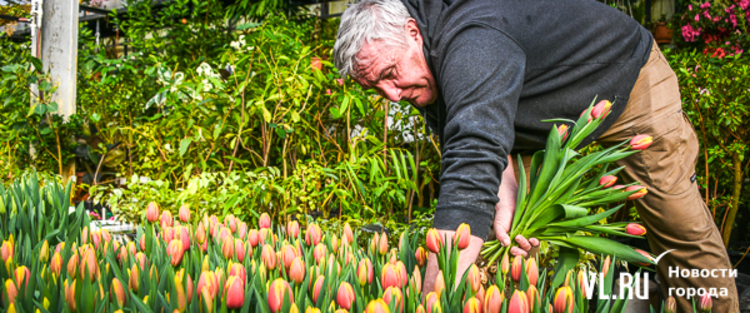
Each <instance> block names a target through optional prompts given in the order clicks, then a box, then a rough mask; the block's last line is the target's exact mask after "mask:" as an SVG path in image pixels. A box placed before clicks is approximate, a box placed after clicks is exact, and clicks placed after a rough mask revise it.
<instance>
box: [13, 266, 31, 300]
mask: <svg viewBox="0 0 750 313" xmlns="http://www.w3.org/2000/svg"><path fill="white" fill-rule="evenodd" d="M14 274H15V275H14V276H15V279H16V287H18V289H23V291H24V293H25V292H27V291H28V288H29V277H31V271H29V268H28V267H26V266H24V265H21V266H19V267H18V268H16V270H15V271H14Z"/></svg>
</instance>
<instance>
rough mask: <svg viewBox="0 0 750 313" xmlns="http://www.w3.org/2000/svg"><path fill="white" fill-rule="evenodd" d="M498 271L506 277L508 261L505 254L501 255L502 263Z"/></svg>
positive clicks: (508, 266) (508, 269) (508, 268)
mask: <svg viewBox="0 0 750 313" xmlns="http://www.w3.org/2000/svg"><path fill="white" fill-rule="evenodd" d="M500 271H501V272H502V273H503V276H505V275H508V272H509V271H510V259H509V256H508V254H507V253H505V254H503V261H502V262H501V263H500Z"/></svg>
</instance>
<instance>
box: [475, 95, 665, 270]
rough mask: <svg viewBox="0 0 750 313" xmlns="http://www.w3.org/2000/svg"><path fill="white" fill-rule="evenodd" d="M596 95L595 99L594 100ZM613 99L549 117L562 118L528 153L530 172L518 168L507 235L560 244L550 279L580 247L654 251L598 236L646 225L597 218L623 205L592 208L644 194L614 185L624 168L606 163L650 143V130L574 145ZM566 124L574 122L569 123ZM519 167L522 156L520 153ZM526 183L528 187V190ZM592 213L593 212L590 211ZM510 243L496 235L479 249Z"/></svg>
mask: <svg viewBox="0 0 750 313" xmlns="http://www.w3.org/2000/svg"><path fill="white" fill-rule="evenodd" d="M594 101H596V100H594ZM611 106H612V104H611V103H610V102H609V101H607V100H603V101H600V102H599V103H597V104H596V105H594V102H592V104H591V105H590V106H589V108H588V109H586V110H585V111H584V112H583V113H582V114H581V116H580V118H579V119H578V121H572V120H564V119H555V120H548V121H547V122H564V123H566V124H561V125H560V126H556V127H553V129H552V131H550V134H549V137H548V138H547V146H546V148H545V150H542V151H538V152H537V153H535V154H534V155H533V156H532V159H531V171H530V173H531V174H530V176H531V177H526V173H525V172H524V171H523V170H521V171H519V172H520V178H519V183H518V186H519V187H518V197H517V202H516V210H515V215H514V217H513V222H512V226H511V230H510V233H509V235H510V238H515V237H516V236H517V235H523V236H524V237H526V238H538V239H539V240H546V241H548V242H549V243H551V244H553V245H557V246H559V247H560V257H561V259H560V260H559V263H558V268H557V271H556V275H555V278H554V279H553V280H554V281H553V284H554V285H559V283H560V282H561V281H562V279H563V278H564V275H565V273H566V272H567V270H569V269H571V268H572V267H573V266H574V265H575V264H576V263H577V261H578V248H580V249H584V250H588V251H590V252H593V253H595V254H604V255H612V256H616V257H617V258H618V259H620V260H624V261H627V262H633V263H636V264H646V265H647V264H651V263H653V262H652V256H651V255H650V254H648V253H647V252H645V251H640V250H637V251H636V250H635V249H633V248H631V247H629V246H627V245H623V244H621V243H618V242H616V241H613V240H610V239H607V238H604V237H601V236H598V235H602V234H606V235H620V236H635V237H638V236H642V235H643V234H645V228H643V227H642V226H640V225H638V224H627V223H611V224H599V221H601V220H603V219H605V218H607V217H609V216H610V215H612V214H614V213H615V212H616V211H617V210H619V209H620V208H621V207H622V205H620V206H616V207H614V208H612V209H608V210H605V211H603V212H598V213H597V212H596V211H595V210H594V209H596V208H599V207H602V206H607V205H608V204H610V203H616V202H622V201H625V200H634V199H637V198H639V197H643V196H644V195H645V194H646V193H647V190H646V188H645V187H643V186H640V185H638V184H637V183H632V184H629V185H615V182H616V181H617V178H616V177H615V175H616V174H617V173H618V172H619V171H620V170H622V167H621V168H616V169H612V170H609V169H608V164H609V163H612V162H614V161H617V160H619V159H622V158H625V157H628V156H630V155H632V154H634V153H638V152H639V151H640V150H643V149H646V148H647V147H648V146H649V145H650V144H651V141H652V139H651V137H650V136H648V135H637V136H635V137H633V138H632V139H631V140H627V141H623V142H622V143H620V144H618V145H615V146H612V147H609V148H607V149H603V150H601V151H597V152H593V153H590V154H588V155H581V154H579V153H578V152H576V149H577V148H578V146H579V145H580V144H581V142H582V141H583V140H584V138H586V137H588V136H589V135H590V134H591V133H592V132H593V131H594V130H595V129H596V128H597V127H598V126H599V125H600V124H601V123H602V121H604V119H605V118H606V117H607V115H608V114H609V112H610V109H611ZM568 125H573V127H572V129H570V127H569V126H568ZM518 168H519V169H523V168H524V166H523V161H522V160H521V159H520V158H519V159H518ZM527 185H530V188H529V190H530V192H528V193H527ZM590 213H595V214H590ZM508 251H509V247H503V246H502V244H501V243H500V242H499V241H489V242H487V243H485V245H484V248H483V250H482V255H483V256H484V257H485V258H486V259H488V260H489V261H490V263H493V262H495V261H496V260H498V259H499V258H500V257H501V256H502V255H505V254H507V253H508Z"/></svg>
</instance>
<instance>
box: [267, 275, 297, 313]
mask: <svg viewBox="0 0 750 313" xmlns="http://www.w3.org/2000/svg"><path fill="white" fill-rule="evenodd" d="M284 299H287V301H289V302H293V301H294V298H293V297H292V287H291V286H289V283H287V282H286V281H285V280H284V279H282V278H277V279H276V280H274V281H273V282H272V283H271V287H270V288H269V290H268V307H269V308H270V309H271V312H273V313H276V312H279V311H280V310H281V306H282V305H283V304H284Z"/></svg>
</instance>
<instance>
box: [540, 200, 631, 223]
mask: <svg viewBox="0 0 750 313" xmlns="http://www.w3.org/2000/svg"><path fill="white" fill-rule="evenodd" d="M624 205H625V204H621V205H618V206H616V207H614V208H612V209H609V210H607V211H604V212H602V213H599V214H593V215H585V214H584V215H585V216H583V217H579V218H575V217H573V219H571V220H566V221H562V222H558V223H552V224H549V225H548V226H549V227H552V226H560V227H585V226H588V225H591V224H594V223H596V222H598V221H601V220H603V219H605V218H607V217H609V216H610V215H612V214H615V212H617V210H619V209H620V208H621V207H622V206H624ZM565 207H568V208H569V209H570V210H571V211H570V214H571V216H575V215H574V214H577V213H581V211H580V210H586V209H585V208H581V207H576V206H573V205H565ZM566 214H567V212H566Z"/></svg>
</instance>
